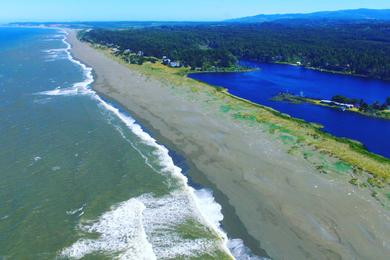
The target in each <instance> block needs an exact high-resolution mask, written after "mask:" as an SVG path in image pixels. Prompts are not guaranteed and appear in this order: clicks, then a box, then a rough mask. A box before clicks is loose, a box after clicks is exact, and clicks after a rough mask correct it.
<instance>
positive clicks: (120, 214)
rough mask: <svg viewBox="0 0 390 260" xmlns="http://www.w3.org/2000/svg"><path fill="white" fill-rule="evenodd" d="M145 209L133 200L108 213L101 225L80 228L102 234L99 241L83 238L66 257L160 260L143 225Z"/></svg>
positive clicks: (101, 218) (64, 254) (66, 253)
mask: <svg viewBox="0 0 390 260" xmlns="http://www.w3.org/2000/svg"><path fill="white" fill-rule="evenodd" d="M144 210H145V206H144V205H143V204H142V202H140V201H139V200H138V199H130V200H129V201H126V202H124V203H122V204H120V205H119V206H118V207H116V208H115V209H112V210H111V211H109V212H106V213H104V214H103V215H102V216H101V217H100V218H99V219H98V221H97V222H95V223H90V224H89V223H86V224H84V225H80V229H81V230H83V231H85V232H88V233H99V234H100V237H99V239H81V240H79V241H77V242H76V243H74V244H73V245H72V246H70V247H69V248H66V249H64V250H63V251H62V252H61V255H62V256H64V257H70V258H76V259H80V258H82V257H84V256H85V255H88V254H91V253H94V252H106V253H111V254H115V253H118V252H120V255H119V257H118V258H119V259H145V260H152V259H156V256H155V254H154V252H153V249H152V245H151V244H150V243H149V242H148V240H147V237H146V233H145V230H144V228H143V226H144V225H143V223H142V212H143V211H144Z"/></svg>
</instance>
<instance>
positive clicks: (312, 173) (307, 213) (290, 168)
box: [68, 32, 390, 259]
mask: <svg viewBox="0 0 390 260" xmlns="http://www.w3.org/2000/svg"><path fill="white" fill-rule="evenodd" d="M68 41H69V42H70V43H71V44H72V46H73V48H72V53H73V55H74V56H75V57H76V58H77V59H79V60H81V61H82V62H84V63H86V64H88V65H89V66H91V67H92V68H93V69H94V73H95V76H97V77H96V81H95V83H94V85H93V87H94V89H95V90H96V91H98V92H99V93H100V94H102V95H104V96H106V97H109V98H112V99H113V100H115V101H116V102H118V103H120V104H121V105H122V106H123V107H125V108H126V109H127V110H128V112H129V113H130V114H131V115H132V116H134V117H135V118H136V119H138V120H140V121H141V123H143V124H144V125H146V126H147V127H148V130H149V131H151V132H152V134H153V135H155V137H157V139H158V140H160V142H162V143H163V144H166V143H164V142H165V141H166V142H167V144H168V143H169V144H168V145H173V146H174V149H175V150H177V151H178V152H179V153H180V154H183V155H184V156H185V158H186V160H188V161H189V165H191V166H192V167H196V168H197V169H198V170H199V171H200V172H201V173H202V174H203V175H204V176H205V178H207V180H208V181H209V182H210V185H212V187H213V188H214V189H217V190H218V191H219V192H221V193H223V195H224V198H226V201H225V202H221V201H220V203H221V204H222V206H225V205H226V207H228V206H229V208H232V209H233V210H232V211H231V212H232V214H235V215H236V216H238V218H239V220H240V222H241V224H242V227H243V228H244V229H245V232H247V233H248V234H249V235H250V237H252V238H254V239H255V247H256V249H259V248H263V249H265V251H266V252H267V254H268V255H269V256H270V257H271V258H273V259H389V256H390V221H389V220H390V218H389V217H390V216H389V212H388V211H387V210H386V209H383V208H381V206H379V205H378V203H377V202H376V201H375V200H373V199H372V198H371V197H370V195H369V194H368V192H364V191H360V190H357V189H356V188H355V187H354V186H352V185H350V184H348V183H345V182H342V181H337V180H336V181H330V179H329V177H327V176H325V175H321V174H319V173H318V172H317V170H316V169H315V167H314V166H313V165H312V164H310V163H309V162H307V161H305V160H304V159H301V158H299V157H297V156H293V155H290V154H288V153H287V152H286V151H285V149H283V147H282V144H281V143H279V142H277V141H275V140H273V139H272V138H270V136H269V135H268V134H266V133H264V132H263V131H261V129H258V128H256V127H249V126H246V125H243V124H241V123H240V122H237V121H235V120H233V119H231V118H230V117H227V116H224V115H223V114H222V113H221V112H220V105H221V104H219V105H218V102H214V103H212V104H210V103H209V102H207V100H208V97H207V96H205V95H203V94H202V93H193V94H192V96H188V94H182V92H181V91H178V90H177V88H172V87H170V86H166V85H164V84H162V83H161V82H160V81H158V80H155V79H150V78H145V77H144V76H142V75H140V74H139V73H138V72H135V71H131V70H130V69H129V68H127V67H126V66H124V65H121V64H120V63H118V62H116V61H114V60H113V59H111V58H110V57H108V56H106V55H105V54H104V53H102V52H99V51H97V50H95V49H93V48H91V47H89V46H88V45H87V44H85V43H81V42H79V41H78V40H77V39H76V37H75V34H74V32H71V33H70V35H69V37H68ZM183 93H184V92H183ZM221 102H223V101H221ZM225 214H226V213H225ZM227 217H229V216H227ZM230 225H234V223H233V224H232V223H230ZM226 229H227V230H229V228H228V227H227V228H226ZM231 229H232V230H233V229H234V227H231ZM252 248H253V246H252Z"/></svg>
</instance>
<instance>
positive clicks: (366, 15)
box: [226, 9, 390, 23]
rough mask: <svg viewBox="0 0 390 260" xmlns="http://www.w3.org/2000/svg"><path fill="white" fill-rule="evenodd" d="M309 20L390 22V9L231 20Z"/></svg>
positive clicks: (275, 15) (252, 21)
mask: <svg viewBox="0 0 390 260" xmlns="http://www.w3.org/2000/svg"><path fill="white" fill-rule="evenodd" d="M291 19H301V20H302V19H307V20H317V19H326V20H388V21H390V9H380V10H379V9H378V10H376V9H355V10H340V11H325V12H315V13H306V14H299V13H298V14H271V15H266V14H260V15H256V16H249V17H244V18H237V19H230V20H226V22H232V23H263V22H271V21H277V20H291Z"/></svg>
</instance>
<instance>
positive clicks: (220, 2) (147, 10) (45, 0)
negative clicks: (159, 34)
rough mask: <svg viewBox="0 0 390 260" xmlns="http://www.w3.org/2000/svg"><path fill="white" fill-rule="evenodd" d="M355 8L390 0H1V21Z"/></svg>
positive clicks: (235, 14)
mask: <svg viewBox="0 0 390 260" xmlns="http://www.w3.org/2000/svg"><path fill="white" fill-rule="evenodd" d="M354 8H376V9H382V8H389V9H390V0H1V4H0V21H33V20H34V21H48V20H50V21H81V20H82V21H87V20H89V21H91V20H187V21H190V20H209V21H210V20H211V21H212V20H222V19H228V18H236V17H242V16H249V15H256V14H260V13H264V14H271V13H293V12H313V11H321V10H338V9H354Z"/></svg>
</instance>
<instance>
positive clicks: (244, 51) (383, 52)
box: [81, 22, 390, 80]
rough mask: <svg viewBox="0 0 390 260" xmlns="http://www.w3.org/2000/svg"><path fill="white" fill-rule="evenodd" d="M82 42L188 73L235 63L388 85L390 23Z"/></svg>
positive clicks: (93, 34) (199, 28) (211, 29)
mask: <svg viewBox="0 0 390 260" xmlns="http://www.w3.org/2000/svg"><path fill="white" fill-rule="evenodd" d="M81 38H82V39H83V40H85V41H89V42H94V43H100V44H106V45H107V44H115V45H118V46H120V48H121V49H131V50H133V51H135V52H137V51H143V52H144V53H145V55H148V56H155V57H158V58H161V57H162V56H168V57H169V58H170V59H173V60H178V61H181V63H182V64H184V65H188V66H191V67H192V68H197V67H199V68H203V69H207V68H209V67H210V66H216V67H229V66H232V65H234V64H235V63H236V61H237V60H238V59H247V60H254V61H260V62H287V63H300V64H302V65H303V66H306V67H314V68H318V69H326V70H332V71H340V72H345V73H352V74H360V75H365V76H369V77H374V78H380V79H388V80H389V79H390V23H386V22H375V23H374V22H365V23H356V22H355V23H345V22H339V23H337V22H334V23H331V24H328V23H326V24H317V25H316V24H314V23H308V24H305V23H290V24H288V23H277V22H273V23H263V24H224V25H194V26H180V25H176V26H161V27H151V28H135V29H127V30H101V29H95V30H91V31H88V32H84V33H83V34H82V35H81Z"/></svg>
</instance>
